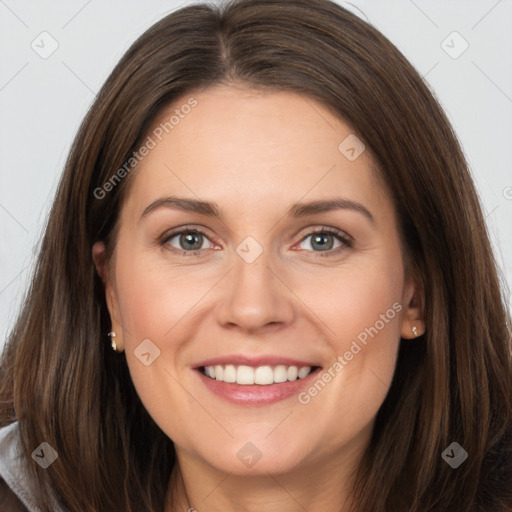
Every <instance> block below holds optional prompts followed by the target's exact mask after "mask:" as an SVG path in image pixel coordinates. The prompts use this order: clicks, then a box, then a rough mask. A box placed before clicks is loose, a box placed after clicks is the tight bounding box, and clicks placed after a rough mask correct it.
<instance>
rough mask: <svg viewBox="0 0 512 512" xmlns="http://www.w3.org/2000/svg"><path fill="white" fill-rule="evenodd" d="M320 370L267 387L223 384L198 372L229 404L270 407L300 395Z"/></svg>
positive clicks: (208, 386) (211, 388) (207, 385)
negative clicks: (301, 377)
mask: <svg viewBox="0 0 512 512" xmlns="http://www.w3.org/2000/svg"><path fill="white" fill-rule="evenodd" d="M320 370H321V368H316V369H315V370H314V371H312V372H311V373H310V374H309V375H308V376H307V377H304V378H303V379H298V380H294V381H293V382H292V381H289V382H283V383H281V384H269V385H267V386H261V385H258V384H254V385H242V384H236V383H230V382H222V381H220V380H215V379H211V378H210V377H207V376H206V375H204V374H203V373H202V372H201V371H200V370H196V371H197V373H198V374H199V377H200V379H201V380H202V381H203V382H204V384H205V386H206V387H207V388H208V389H209V390H210V391H211V392H212V393H214V394H215V395H217V396H219V397H221V398H223V399H224V400H227V401H228V402H231V403H233V404H237V405H268V404H272V403H275V402H279V401H280V400H284V399H286V398H289V397H291V396H293V395H298V394H299V393H300V391H301V390H302V389H303V388H305V387H306V386H308V385H309V383H310V381H311V379H312V378H313V377H314V376H315V375H316V374H317V373H318V372H319V371H320Z"/></svg>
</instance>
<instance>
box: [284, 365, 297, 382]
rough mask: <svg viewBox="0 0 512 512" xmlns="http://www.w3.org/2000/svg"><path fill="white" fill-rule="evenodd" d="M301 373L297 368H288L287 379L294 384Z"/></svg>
mask: <svg viewBox="0 0 512 512" xmlns="http://www.w3.org/2000/svg"><path fill="white" fill-rule="evenodd" d="M298 373H299V370H298V368H297V367H296V366H290V367H289V368H288V372H287V377H288V380H289V381H291V382H293V381H294V380H297V374H298Z"/></svg>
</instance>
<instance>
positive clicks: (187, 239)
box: [180, 233, 203, 250]
mask: <svg viewBox="0 0 512 512" xmlns="http://www.w3.org/2000/svg"><path fill="white" fill-rule="evenodd" d="M201 237H202V235H201V234H200V233H187V234H186V235H181V237H180V243H181V245H182V247H184V248H186V249H192V250H195V249H200V248H201V245H203V243H202V239H201ZM194 238H195V239H196V243H195V244H194ZM197 240H198V241H197ZM188 243H190V244H192V245H193V247H190V246H189V247H187V246H186V244H188Z"/></svg>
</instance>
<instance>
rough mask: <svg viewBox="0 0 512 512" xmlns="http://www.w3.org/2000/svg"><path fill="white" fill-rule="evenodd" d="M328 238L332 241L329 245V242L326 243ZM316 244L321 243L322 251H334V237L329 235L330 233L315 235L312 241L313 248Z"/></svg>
mask: <svg viewBox="0 0 512 512" xmlns="http://www.w3.org/2000/svg"><path fill="white" fill-rule="evenodd" d="M327 237H330V239H331V243H330V244H329V243H328V242H326V238H327ZM316 243H319V244H320V245H319V248H320V250H321V251H327V250H329V249H332V246H333V241H332V235H330V234H328V233H318V234H315V235H313V241H312V244H311V245H312V246H313V247H314V245H315V244H316Z"/></svg>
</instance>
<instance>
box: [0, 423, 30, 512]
mask: <svg viewBox="0 0 512 512" xmlns="http://www.w3.org/2000/svg"><path fill="white" fill-rule="evenodd" d="M29 489H30V485H28V482H27V481H26V477H25V476H24V472H23V457H22V455H21V451H20V445H19V430H18V423H17V422H14V423H11V424H10V425H7V426H5V427H2V428H0V511H1V512H37V511H38V508H37V506H36V504H35V503H34V502H33V500H32V498H31V496H30V494H29V492H30V491H29Z"/></svg>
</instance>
